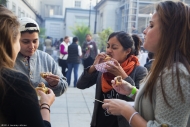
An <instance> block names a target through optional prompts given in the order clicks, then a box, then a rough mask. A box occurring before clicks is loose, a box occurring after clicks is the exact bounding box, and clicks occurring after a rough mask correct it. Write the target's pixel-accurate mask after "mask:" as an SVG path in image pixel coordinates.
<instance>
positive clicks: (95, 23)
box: [94, 0, 98, 34]
mask: <svg viewBox="0 0 190 127" xmlns="http://www.w3.org/2000/svg"><path fill="white" fill-rule="evenodd" d="M97 4H98V0H96V6H97ZM97 14H98V8H97V7H96V14H95V22H94V34H96V25H97Z"/></svg>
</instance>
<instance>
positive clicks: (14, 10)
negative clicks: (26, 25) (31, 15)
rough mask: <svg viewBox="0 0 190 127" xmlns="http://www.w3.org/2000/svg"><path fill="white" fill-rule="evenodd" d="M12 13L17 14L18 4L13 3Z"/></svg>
mask: <svg viewBox="0 0 190 127" xmlns="http://www.w3.org/2000/svg"><path fill="white" fill-rule="evenodd" d="M12 12H13V13H15V14H16V4H15V3H12Z"/></svg>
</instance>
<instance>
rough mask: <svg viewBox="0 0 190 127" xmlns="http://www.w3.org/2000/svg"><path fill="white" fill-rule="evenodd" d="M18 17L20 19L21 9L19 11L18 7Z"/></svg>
mask: <svg viewBox="0 0 190 127" xmlns="http://www.w3.org/2000/svg"><path fill="white" fill-rule="evenodd" d="M18 17H19V18H20V17H21V9H20V7H19V8H18Z"/></svg>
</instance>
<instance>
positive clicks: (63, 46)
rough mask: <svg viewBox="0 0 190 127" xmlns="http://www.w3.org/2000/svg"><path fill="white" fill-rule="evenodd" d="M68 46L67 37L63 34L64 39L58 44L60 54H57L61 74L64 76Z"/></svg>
mask: <svg viewBox="0 0 190 127" xmlns="http://www.w3.org/2000/svg"><path fill="white" fill-rule="evenodd" d="M68 46H69V37H68V36H65V38H64V41H63V42H62V43H61V44H60V48H59V50H60V56H59V66H61V68H62V74H63V75H64V76H65V77H66V73H67V72H66V69H67V57H68V52H67V51H68Z"/></svg>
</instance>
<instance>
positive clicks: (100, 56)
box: [93, 52, 106, 65]
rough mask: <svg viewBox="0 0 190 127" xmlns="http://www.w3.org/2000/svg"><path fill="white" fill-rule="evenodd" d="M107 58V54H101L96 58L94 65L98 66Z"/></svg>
mask: <svg viewBox="0 0 190 127" xmlns="http://www.w3.org/2000/svg"><path fill="white" fill-rule="evenodd" d="M105 57H106V54H105V52H101V53H99V54H98V55H97V56H96V58H95V60H94V63H93V65H96V64H99V63H102V62H104V59H105Z"/></svg>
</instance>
